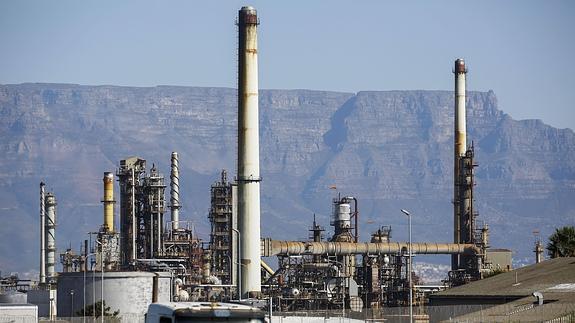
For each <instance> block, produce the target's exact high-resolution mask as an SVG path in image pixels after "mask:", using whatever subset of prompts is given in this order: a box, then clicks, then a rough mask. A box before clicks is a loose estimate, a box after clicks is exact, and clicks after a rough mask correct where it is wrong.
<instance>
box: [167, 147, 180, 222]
mask: <svg viewBox="0 0 575 323" xmlns="http://www.w3.org/2000/svg"><path fill="white" fill-rule="evenodd" d="M178 163H179V158H178V153H177V152H175V151H174V152H172V164H171V172H170V211H171V215H172V219H171V220H172V231H176V230H178V229H179V228H180V225H179V222H180V207H181V206H180V168H179V166H178Z"/></svg>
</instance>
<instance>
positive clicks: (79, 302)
mask: <svg viewBox="0 0 575 323" xmlns="http://www.w3.org/2000/svg"><path fill="white" fill-rule="evenodd" d="M84 274H85V275H84ZM156 274H157V275H158V302H170V301H171V300H172V295H171V291H172V282H171V280H172V278H171V276H170V274H169V273H166V272H161V273H151V272H136V271H134V272H104V276H103V277H104V280H103V282H104V289H103V295H104V301H105V303H106V307H110V311H111V312H115V311H119V316H120V317H121V319H122V321H123V322H127V321H130V322H143V320H144V314H145V313H146V311H147V309H148V305H150V304H151V303H152V296H153V295H152V294H153V280H154V276H156ZM84 293H85V295H86V304H85V305H84ZM101 299H102V273H101V272H98V271H96V272H93V271H90V272H72V273H60V276H59V277H58V315H59V316H63V317H68V316H71V315H73V314H74V313H78V312H80V313H82V311H83V308H84V307H85V306H89V305H91V304H94V303H95V302H98V301H100V300H101Z"/></svg>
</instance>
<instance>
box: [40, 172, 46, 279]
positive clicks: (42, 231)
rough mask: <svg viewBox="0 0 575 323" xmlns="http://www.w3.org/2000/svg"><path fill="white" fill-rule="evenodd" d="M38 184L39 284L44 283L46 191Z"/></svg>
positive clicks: (41, 184)
mask: <svg viewBox="0 0 575 323" xmlns="http://www.w3.org/2000/svg"><path fill="white" fill-rule="evenodd" d="M45 186H46V184H44V182H40V284H45V283H46V231H45V228H44V227H45V225H46V191H45Z"/></svg>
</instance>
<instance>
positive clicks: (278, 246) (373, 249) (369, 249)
mask: <svg viewBox="0 0 575 323" xmlns="http://www.w3.org/2000/svg"><path fill="white" fill-rule="evenodd" d="M263 242H264V244H263V247H264V256H265V257H267V256H275V255H281V256H289V255H335V256H338V255H358V254H373V255H378V254H396V253H400V252H402V251H403V250H407V247H408V243H407V242H387V243H368V242H360V243H353V242H311V241H310V242H301V241H279V240H271V239H265V240H264V241H263ZM412 250H413V253H416V254H468V255H478V254H480V253H481V250H480V249H479V248H478V247H477V246H475V245H473V244H457V243H429V242H424V243H413V244H412Z"/></svg>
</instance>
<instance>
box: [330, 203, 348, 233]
mask: <svg viewBox="0 0 575 323" xmlns="http://www.w3.org/2000/svg"><path fill="white" fill-rule="evenodd" d="M334 220H335V221H336V222H339V226H340V227H344V228H349V227H350V226H351V206H350V205H349V204H348V203H340V204H337V205H336V207H335V210H334Z"/></svg>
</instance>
